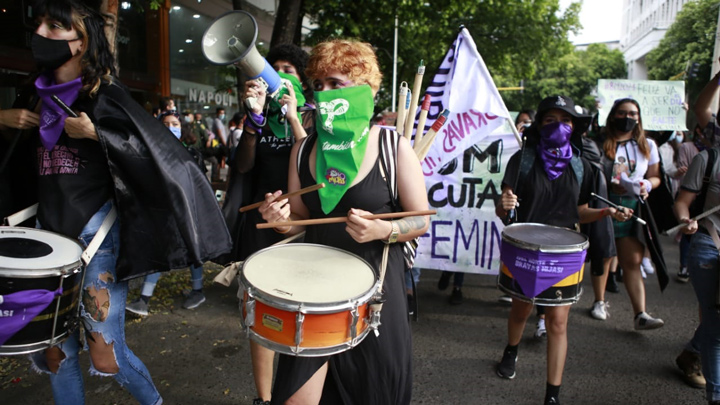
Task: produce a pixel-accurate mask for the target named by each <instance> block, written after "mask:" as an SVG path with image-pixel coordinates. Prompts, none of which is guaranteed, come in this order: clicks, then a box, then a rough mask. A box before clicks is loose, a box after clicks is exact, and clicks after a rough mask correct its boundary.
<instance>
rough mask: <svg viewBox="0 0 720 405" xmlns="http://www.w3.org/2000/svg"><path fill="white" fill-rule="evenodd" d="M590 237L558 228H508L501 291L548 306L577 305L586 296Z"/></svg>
mask: <svg viewBox="0 0 720 405" xmlns="http://www.w3.org/2000/svg"><path fill="white" fill-rule="evenodd" d="M588 245H589V242H588V238H587V236H585V235H583V234H581V233H579V232H575V231H573V230H570V229H566V228H560V227H556V226H550V225H544V224H536V223H518V224H512V225H508V226H506V227H505V229H504V230H503V232H502V245H501V246H500V258H501V263H500V274H499V275H498V288H499V289H500V290H501V291H503V292H504V293H506V294H509V295H510V296H512V297H513V298H517V299H519V300H522V301H526V302H530V303H533V304H540V305H544V306H562V305H570V304H574V303H575V302H577V301H578V300H579V299H580V295H581V294H582V284H581V283H582V279H583V269H584V263H585V255H586V251H587V248H588Z"/></svg>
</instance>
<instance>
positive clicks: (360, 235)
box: [345, 208, 392, 243]
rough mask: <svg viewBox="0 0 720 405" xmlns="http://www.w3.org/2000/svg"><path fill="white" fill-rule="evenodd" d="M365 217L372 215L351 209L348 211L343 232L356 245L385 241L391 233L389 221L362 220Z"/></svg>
mask: <svg viewBox="0 0 720 405" xmlns="http://www.w3.org/2000/svg"><path fill="white" fill-rule="evenodd" d="M367 215H372V212H368V211H364V210H360V209H356V208H352V209H351V210H350V211H348V220H347V226H346V227H345V231H346V232H347V233H348V234H349V235H350V236H351V237H352V238H353V239H354V240H355V241H356V242H358V243H365V242H370V241H373V240H378V239H380V240H383V239H386V238H387V236H388V235H390V232H392V224H391V223H390V221H383V220H382V219H365V218H362V217H363V216H367Z"/></svg>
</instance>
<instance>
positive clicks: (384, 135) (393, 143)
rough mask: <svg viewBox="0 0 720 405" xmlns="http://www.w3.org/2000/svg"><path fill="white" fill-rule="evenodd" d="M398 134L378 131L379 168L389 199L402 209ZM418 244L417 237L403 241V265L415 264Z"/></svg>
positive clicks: (410, 266) (396, 207)
mask: <svg viewBox="0 0 720 405" xmlns="http://www.w3.org/2000/svg"><path fill="white" fill-rule="evenodd" d="M399 143H400V135H399V134H398V133H397V132H396V131H392V130H387V129H385V128H383V129H382V130H381V132H380V163H381V164H380V169H382V170H381V171H382V172H383V176H384V177H385V182H386V183H387V186H388V192H389V193H390V201H391V203H392V205H393V208H394V209H395V210H396V211H402V208H401V207H400V199H399V197H398V190H397V157H398V144H399ZM417 246H418V239H417V238H415V239H413V240H409V241H407V242H403V244H402V249H403V258H404V259H405V265H406V266H407V268H408V269H411V268H412V267H413V266H414V264H415V254H416V250H417Z"/></svg>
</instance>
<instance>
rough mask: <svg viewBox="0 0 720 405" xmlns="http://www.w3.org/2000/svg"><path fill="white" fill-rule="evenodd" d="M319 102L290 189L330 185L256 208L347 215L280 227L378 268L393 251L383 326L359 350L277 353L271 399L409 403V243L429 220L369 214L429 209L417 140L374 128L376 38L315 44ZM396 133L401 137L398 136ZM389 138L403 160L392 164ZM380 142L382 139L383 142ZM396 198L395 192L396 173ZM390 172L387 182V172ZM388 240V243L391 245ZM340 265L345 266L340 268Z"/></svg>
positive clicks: (284, 213)
mask: <svg viewBox="0 0 720 405" xmlns="http://www.w3.org/2000/svg"><path fill="white" fill-rule="evenodd" d="M305 73H306V74H307V75H308V77H309V78H310V79H311V80H312V83H313V88H314V89H315V101H316V104H317V106H318V114H317V120H316V123H315V132H313V133H311V134H310V135H309V136H308V137H307V138H306V139H305V140H303V141H301V142H298V143H296V144H295V146H294V147H293V150H292V153H291V158H290V170H289V175H288V177H289V178H288V192H293V191H296V190H299V189H301V188H305V187H308V186H312V185H314V184H318V183H322V184H325V187H324V188H321V189H320V190H319V191H318V192H317V193H307V194H303V195H301V196H294V197H291V198H290V199H288V200H280V201H275V199H276V198H277V197H279V196H280V195H281V191H277V192H275V193H268V194H267V195H266V196H265V202H264V203H263V205H262V206H261V207H260V208H259V211H260V212H261V213H262V215H263V218H264V219H265V220H266V221H268V222H278V221H281V222H286V221H289V220H295V219H308V218H313V219H315V218H326V217H347V222H346V223H343V224H323V225H309V226H306V227H301V226H298V225H293V224H289V225H288V226H278V227H276V228H275V230H276V231H277V232H280V233H283V234H286V235H291V234H296V233H298V232H301V231H303V230H305V231H306V235H305V241H306V242H311V243H319V244H324V245H328V246H333V247H337V248H341V249H344V250H347V251H349V252H351V253H354V254H356V255H358V256H360V257H362V258H363V259H365V260H366V261H367V262H368V263H370V264H371V265H372V266H373V267H374V268H375V269H376V270H378V271H379V270H380V268H381V258H382V256H383V251H384V250H385V249H389V257H388V262H387V267H386V268H387V272H386V275H385V281H384V286H383V299H384V300H385V302H384V304H383V307H382V324H381V325H380V327H379V328H378V330H377V331H378V332H379V334H374V333H370V334H368V336H367V337H366V338H365V339H364V340H363V341H362V342H361V343H360V344H359V345H358V346H356V347H354V348H353V349H350V350H348V351H345V352H342V353H339V354H336V355H333V356H324V357H295V356H287V355H280V360H279V363H278V368H277V377H276V379H275V385H274V387H273V393H272V403H273V404H280V403H285V402H286V401H288V402H292V403H307V404H313V403H315V404H316V403H319V402H321V401H322V402H323V403H333V404H342V403H345V404H350V403H358V404H408V403H410V399H411V391H412V342H411V335H410V325H409V323H408V321H407V299H406V295H405V285H404V276H403V274H404V270H405V262H404V258H403V249H402V246H401V245H402V243H399V242H405V241H409V240H412V239H414V238H416V237H418V236H420V235H422V234H424V233H425V231H426V230H427V228H428V226H429V218H428V217H427V216H409V217H405V218H401V219H396V220H393V221H384V220H368V219H364V218H362V216H364V215H369V214H371V213H382V212H390V211H416V210H426V209H427V207H428V201H427V193H426V191H425V182H424V178H423V174H422V169H421V167H420V162H419V160H418V158H417V156H416V155H415V152H414V151H413V149H412V147H411V146H410V143H409V142H408V141H407V140H406V139H404V138H403V137H397V135H396V134H393V133H392V132H390V131H386V130H384V129H381V128H379V127H377V126H373V127H372V128H370V126H369V123H370V120H371V119H372V115H373V104H374V103H373V98H374V96H375V94H376V92H377V90H378V88H379V86H380V80H381V77H382V76H381V73H380V70H379V67H378V64H377V58H376V56H375V53H374V51H373V49H372V47H371V46H370V44H367V43H362V42H359V41H356V40H332V41H329V42H323V43H320V44H318V45H316V46H315V47H314V48H313V50H312V52H311V54H310V60H309V63H308V68H307V70H306V72H305ZM398 138H399V139H398ZM386 142H390V144H391V145H393V147H394V146H397V159H396V160H394V163H392V166H389V165H386V163H388V164H389V163H390V162H388V157H386V156H385V153H383V154H382V156H381V151H384V152H387V151H389V149H387V148H386V147H385V145H386ZM381 143H382V145H381ZM386 167H389V168H391V169H396V170H392V172H393V173H396V174H397V187H396V188H395V189H396V190H397V197H395V196H394V195H393V193H391V192H390V184H389V183H391V182H392V179H391V176H390V175H389V173H390V170H391V169H387V170H386V169H385V168H386ZM386 173H387V174H388V176H387V177H388V179H387V181H386V179H385V176H386ZM386 246H387V247H386ZM337 271H343V269H341V268H339V269H337Z"/></svg>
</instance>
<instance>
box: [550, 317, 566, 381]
mask: <svg viewBox="0 0 720 405" xmlns="http://www.w3.org/2000/svg"><path fill="white" fill-rule="evenodd" d="M545 310H546V315H547V318H546V320H545V327H546V328H547V334H548V344H547V382H548V383H550V384H552V385H561V384H562V375H563V370H564V369H565V358H566V357H567V348H568V340H567V322H568V315H569V314H570V305H565V306H561V307H547V308H545Z"/></svg>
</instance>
